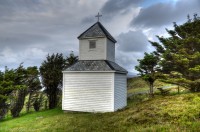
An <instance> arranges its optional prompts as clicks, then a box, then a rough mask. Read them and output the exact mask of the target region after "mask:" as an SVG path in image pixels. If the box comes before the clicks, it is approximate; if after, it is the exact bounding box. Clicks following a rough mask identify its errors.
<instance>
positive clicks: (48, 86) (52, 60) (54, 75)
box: [40, 53, 67, 109]
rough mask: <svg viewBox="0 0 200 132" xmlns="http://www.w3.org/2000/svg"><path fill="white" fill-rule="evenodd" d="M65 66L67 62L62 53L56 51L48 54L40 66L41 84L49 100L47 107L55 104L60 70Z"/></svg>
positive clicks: (59, 86) (60, 82) (60, 76)
mask: <svg viewBox="0 0 200 132" xmlns="http://www.w3.org/2000/svg"><path fill="white" fill-rule="evenodd" d="M66 66H67V63H66V59H65V58H64V57H63V54H58V53H57V54H52V55H48V56H47V58H46V60H45V61H44V62H42V65H41V66H40V74H41V79H42V84H43V86H44V88H45V92H46V93H47V96H48V100H49V109H52V108H55V107H56V106H57V103H58V98H57V95H58V93H59V91H60V90H61V88H62V71H63V70H64V69H65V68H66Z"/></svg>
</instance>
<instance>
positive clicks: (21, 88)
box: [10, 64, 27, 117]
mask: <svg viewBox="0 0 200 132" xmlns="http://www.w3.org/2000/svg"><path fill="white" fill-rule="evenodd" d="M26 78H27V73H26V69H25V68H24V67H23V65H22V64H20V66H19V67H18V68H17V69H15V70H14V74H13V76H12V77H10V80H12V82H13V86H14V87H15V88H16V90H14V91H12V98H11V109H10V111H11V114H12V117H18V116H19V114H20V112H21V110H22V108H23V106H24V101H25V97H26V94H27V85H26Z"/></svg>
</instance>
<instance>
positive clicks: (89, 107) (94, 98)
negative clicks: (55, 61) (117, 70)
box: [62, 72, 114, 112]
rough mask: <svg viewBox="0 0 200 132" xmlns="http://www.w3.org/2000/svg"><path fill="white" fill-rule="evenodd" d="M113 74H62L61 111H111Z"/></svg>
mask: <svg viewBox="0 0 200 132" xmlns="http://www.w3.org/2000/svg"><path fill="white" fill-rule="evenodd" d="M113 79H114V73H112V72H111V73H95V72H86V73H83V72H82V73H80V72H64V73H63V82H64V83H63V100H62V109H63V110H69V111H85V112H110V111H113V102H114V100H113V87H114V80H113Z"/></svg>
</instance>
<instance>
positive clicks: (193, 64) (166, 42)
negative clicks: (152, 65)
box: [151, 14, 200, 91]
mask: <svg viewBox="0 0 200 132" xmlns="http://www.w3.org/2000/svg"><path fill="white" fill-rule="evenodd" d="M166 31H167V33H168V34H169V36H170V37H162V36H157V38H158V39H159V41H160V42H151V44H152V45H153V46H154V47H155V48H156V52H155V53H156V54H157V55H159V56H160V57H161V61H160V66H161V67H162V72H163V74H165V76H166V78H165V81H167V82H170V83H174V84H178V85H181V86H183V87H186V88H189V89H190V90H191V91H200V18H199V17H198V16H197V14H195V15H194V18H193V19H190V17H188V21H187V22H185V23H184V24H182V25H177V24H176V23H174V29H173V30H168V29H166Z"/></svg>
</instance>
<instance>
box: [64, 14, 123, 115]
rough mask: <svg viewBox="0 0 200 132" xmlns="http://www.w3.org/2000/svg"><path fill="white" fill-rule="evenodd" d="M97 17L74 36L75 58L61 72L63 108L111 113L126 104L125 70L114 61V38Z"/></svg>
mask: <svg viewBox="0 0 200 132" xmlns="http://www.w3.org/2000/svg"><path fill="white" fill-rule="evenodd" d="M100 16H101V15H99V14H98V15H97V17H98V21H97V22H96V23H95V24H93V25H92V26H91V27H89V28H88V29H87V30H86V31H85V32H83V33H82V34H80V35H79V36H78V39H79V61H78V62H77V63H75V64H74V65H72V66H71V67H69V68H67V69H66V70H65V71H63V98H62V109H63V110H67V111H83V112H114V111H116V110H118V109H122V108H123V107H125V106H126V105H127V71H126V70H125V69H124V68H122V67H121V66H119V65H118V64H117V63H115V43H116V42H117V41H116V40H115V39H114V38H113V37H112V35H111V34H110V33H109V32H108V31H107V30H106V29H105V28H104V26H103V25H102V24H101V23H100V22H99V17H100Z"/></svg>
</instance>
